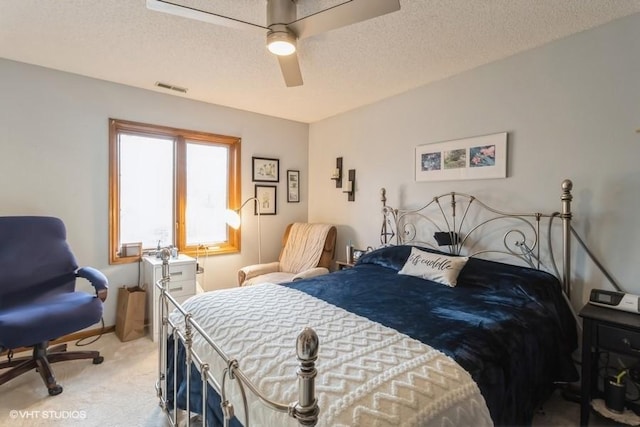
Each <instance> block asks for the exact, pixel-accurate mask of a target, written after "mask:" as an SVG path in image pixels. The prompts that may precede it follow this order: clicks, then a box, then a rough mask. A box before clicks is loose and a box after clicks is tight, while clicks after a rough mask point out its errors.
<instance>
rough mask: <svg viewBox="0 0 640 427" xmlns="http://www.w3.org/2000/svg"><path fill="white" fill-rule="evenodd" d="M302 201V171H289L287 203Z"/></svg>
mask: <svg viewBox="0 0 640 427" xmlns="http://www.w3.org/2000/svg"><path fill="white" fill-rule="evenodd" d="M299 201H300V171H296V170H288V171H287V202H289V203H298V202H299Z"/></svg>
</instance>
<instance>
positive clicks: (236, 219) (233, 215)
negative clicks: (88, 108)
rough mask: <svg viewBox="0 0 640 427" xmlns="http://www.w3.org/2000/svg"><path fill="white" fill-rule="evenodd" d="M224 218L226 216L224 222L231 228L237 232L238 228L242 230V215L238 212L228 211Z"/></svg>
mask: <svg viewBox="0 0 640 427" xmlns="http://www.w3.org/2000/svg"><path fill="white" fill-rule="evenodd" d="M224 216H225V219H224V220H225V222H226V223H227V224H228V225H229V227H231V228H233V229H234V230H237V229H238V228H240V223H241V221H240V214H238V211H234V210H231V209H227V211H226V212H225V214H224Z"/></svg>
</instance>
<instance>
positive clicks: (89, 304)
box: [0, 292, 102, 348]
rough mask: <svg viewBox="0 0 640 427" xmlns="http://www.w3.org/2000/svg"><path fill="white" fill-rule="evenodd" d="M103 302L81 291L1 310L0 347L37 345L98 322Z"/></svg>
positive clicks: (52, 296)
mask: <svg viewBox="0 0 640 427" xmlns="http://www.w3.org/2000/svg"><path fill="white" fill-rule="evenodd" d="M101 316H102V302H101V301H100V300H99V299H98V298H96V297H95V296H93V295H90V294H87V293H84V292H68V293H63V294H57V295H51V296H49V297H47V298H42V299H40V300H38V301H36V302H33V301H29V302H27V303H25V304H22V305H16V306H14V307H10V308H4V309H2V310H0V348H17V347H26V346H32V345H34V344H38V343H41V342H44V341H49V340H52V339H55V338H59V337H61V336H63V335H66V334H69V333H72V332H76V331H79V330H81V329H84V328H86V327H88V326H91V325H93V324H95V323H98V322H99V321H100V318H101Z"/></svg>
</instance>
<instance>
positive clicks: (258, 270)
mask: <svg viewBox="0 0 640 427" xmlns="http://www.w3.org/2000/svg"><path fill="white" fill-rule="evenodd" d="M276 271H280V263H279V262H278V261H275V262H269V263H266V264H254V265H248V266H246V267H242V268H241V269H240V270H238V285H240V286H242V284H243V283H244V282H245V281H246V280H249V279H251V278H252V277H256V276H261V275H263V274H267V273H274V272H276Z"/></svg>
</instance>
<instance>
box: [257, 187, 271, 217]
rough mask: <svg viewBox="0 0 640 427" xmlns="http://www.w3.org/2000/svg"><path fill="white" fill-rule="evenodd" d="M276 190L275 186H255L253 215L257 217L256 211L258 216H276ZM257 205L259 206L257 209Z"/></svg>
mask: <svg viewBox="0 0 640 427" xmlns="http://www.w3.org/2000/svg"><path fill="white" fill-rule="evenodd" d="M276 190H277V187H276V186H275V185H256V191H255V198H256V199H257V202H256V205H255V211H254V215H258V209H259V213H260V215H275V214H276V201H277V198H276V196H277V193H276ZM258 204H259V205H260V207H259V208H258Z"/></svg>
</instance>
